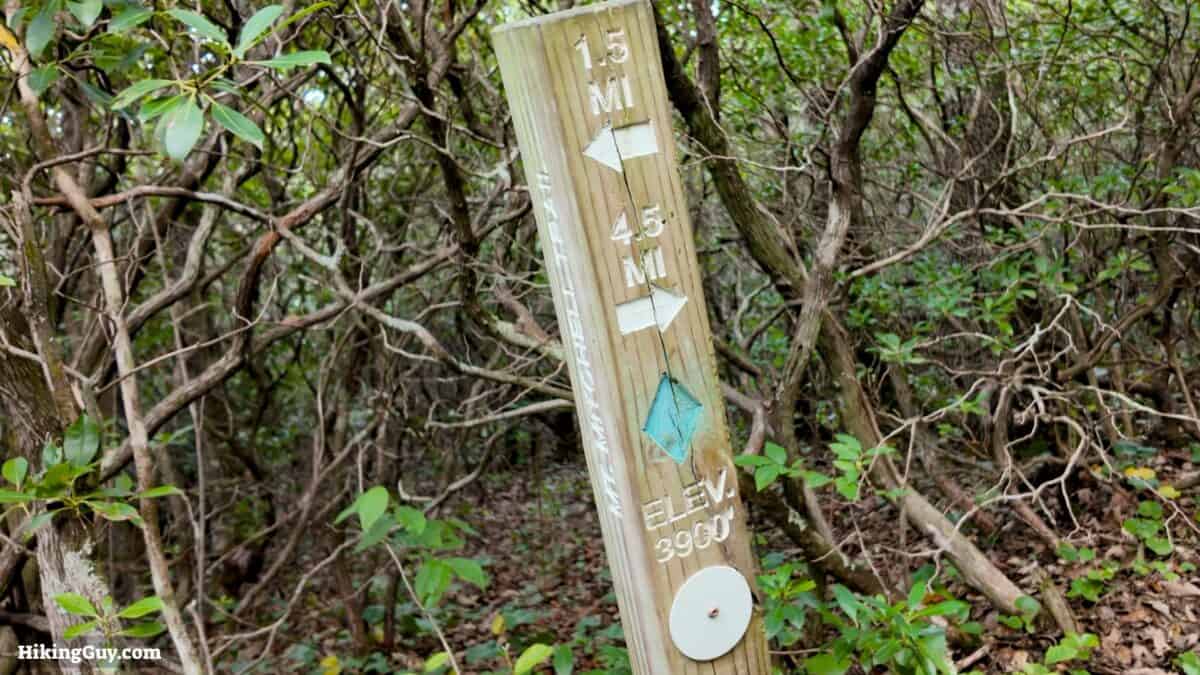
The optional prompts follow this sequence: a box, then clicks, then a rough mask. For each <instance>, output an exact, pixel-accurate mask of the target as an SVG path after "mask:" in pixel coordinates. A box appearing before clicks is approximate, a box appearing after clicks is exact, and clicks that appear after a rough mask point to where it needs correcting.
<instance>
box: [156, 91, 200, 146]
mask: <svg viewBox="0 0 1200 675" xmlns="http://www.w3.org/2000/svg"><path fill="white" fill-rule="evenodd" d="M161 124H162V125H163V127H162V129H163V145H165V146H166V149H167V155H169V156H170V157H171V159H174V160H175V161H178V162H182V161H183V160H184V158H186V157H187V156H188V153H189V152H191V151H192V146H194V145H196V141H198V140H200V133H201V132H203V131H204V113H203V112H201V111H200V108H199V106H197V105H196V101H195V100H194V99H192V98H190V97H189V98H185V99H183V100H181V101H180V102H179V103H178V104H177V105H175V106H172V108H171V109H170V110H168V111H167V112H166V113H165V114H163V117H162V122H161Z"/></svg>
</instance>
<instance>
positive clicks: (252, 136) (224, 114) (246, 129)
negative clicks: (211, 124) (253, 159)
mask: <svg viewBox="0 0 1200 675" xmlns="http://www.w3.org/2000/svg"><path fill="white" fill-rule="evenodd" d="M212 116H213V119H214V120H216V121H217V123H218V124H220V125H221V126H223V127H225V128H226V129H228V130H230V131H232V132H233V134H234V135H235V136H237V137H238V138H240V139H242V140H243V141H246V142H247V143H249V144H251V145H253V146H255V147H257V148H258V149H259V150H262V147H263V141H265V140H266V139H265V138H264V137H263V132H262V130H260V129H259V128H258V125H257V124H255V123H254V122H253V121H252V120H251V119H250V118H249V117H246V116H245V115H243V114H242V113H240V112H238V111H236V110H234V109H233V108H230V107H227V106H223V105H221V104H220V103H217V102H216V101H213V103H212Z"/></svg>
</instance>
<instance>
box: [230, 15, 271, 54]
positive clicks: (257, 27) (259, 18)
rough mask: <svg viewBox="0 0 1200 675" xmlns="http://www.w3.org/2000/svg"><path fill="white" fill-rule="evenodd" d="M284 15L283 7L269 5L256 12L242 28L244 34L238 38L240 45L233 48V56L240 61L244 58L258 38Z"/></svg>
mask: <svg viewBox="0 0 1200 675" xmlns="http://www.w3.org/2000/svg"><path fill="white" fill-rule="evenodd" d="M282 13H283V5H267V6H266V7H263V8H262V9H260V10H258V11H257V12H255V13H254V16H252V17H250V18H249V19H247V20H246V25H244V26H242V34H241V35H239V36H238V43H237V46H236V47H234V48H233V55H234V56H236V57H238V58H239V59H240V58H242V57H244V56H245V55H246V52H247V51H248V50H249V49H250V48H251V47H253V46H254V43H255V42H256V41H257V40H258V37H259V36H260V35H262V34H263V33H264V32H266V30H267V29H268V28H270V27H271V24H273V23H275V20H276V19H278V18H279V15H280V14H282Z"/></svg>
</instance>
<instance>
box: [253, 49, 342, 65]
mask: <svg viewBox="0 0 1200 675" xmlns="http://www.w3.org/2000/svg"><path fill="white" fill-rule="evenodd" d="M250 63H257V64H258V65H260V66H267V67H268V68H278V69H280V70H286V69H288V68H295V67H298V66H311V65H313V64H314V63H325V64H329V63H332V61H331V60H330V58H329V53H328V52H326V51H324V50H316V51H305V52H292V53H291V54H285V55H284V56H277V57H275V58H273V59H268V60H266V61H250Z"/></svg>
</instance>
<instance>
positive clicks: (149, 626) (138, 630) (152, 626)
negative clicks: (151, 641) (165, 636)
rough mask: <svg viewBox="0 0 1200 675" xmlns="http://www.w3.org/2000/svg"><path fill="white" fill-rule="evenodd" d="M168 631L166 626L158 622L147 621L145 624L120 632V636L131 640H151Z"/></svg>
mask: <svg viewBox="0 0 1200 675" xmlns="http://www.w3.org/2000/svg"><path fill="white" fill-rule="evenodd" d="M166 629H167V627H166V626H164V625H162V624H161V623H159V622H157V621H147V622H145V623H139V624H137V625H134V626H130V627H129V628H126V629H125V630H123V631H121V632H120V635H124V636H125V637H131V638H150V637H154V636H155V635H158V634H159V633H161V632H163V631H165V630H166Z"/></svg>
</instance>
